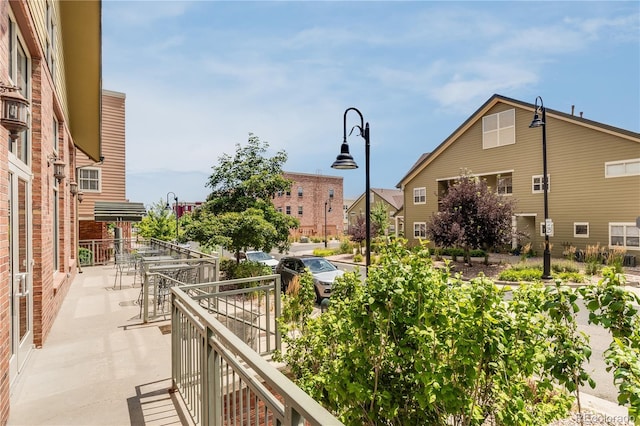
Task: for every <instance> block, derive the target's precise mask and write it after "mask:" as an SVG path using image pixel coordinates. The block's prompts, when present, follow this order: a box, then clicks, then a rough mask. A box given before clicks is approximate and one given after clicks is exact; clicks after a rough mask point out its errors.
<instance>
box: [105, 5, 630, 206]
mask: <svg viewBox="0 0 640 426" xmlns="http://www.w3.org/2000/svg"><path fill="white" fill-rule="evenodd" d="M639 21H640V3H639V2H637V1H629V2H616V1H607V2H594V1H588V2H579V1H566V2H551V1H536V2H520V1H509V2H506V1H496V2H482V1H469V2H456V1H452V2H436V1H408V2H401V1H348V2H342V1H257V2H248V1H195V2H187V1H118V0H103V18H102V35H103V57H102V60H103V88H104V89H108V90H113V91H118V92H123V93H125V94H126V97H127V99H126V143H127V153H126V155H127V197H128V198H129V199H130V200H131V201H135V202H143V203H144V204H146V205H148V206H150V205H151V204H152V203H155V202H158V201H159V200H166V196H167V193H168V192H170V191H171V192H174V193H175V194H176V195H177V196H178V198H179V199H180V200H181V201H197V200H203V199H204V198H205V197H206V196H207V194H208V193H209V189H208V188H206V187H205V183H206V180H207V177H208V176H209V175H210V174H211V168H212V167H213V166H215V165H216V164H217V161H218V158H219V157H220V156H221V155H223V154H225V153H226V154H229V155H233V154H234V153H235V148H236V144H241V145H244V144H246V142H247V139H248V136H249V133H253V134H255V135H256V136H258V137H259V138H260V139H261V140H263V141H267V142H268V143H269V145H270V153H269V155H273V153H275V152H276V151H279V150H284V151H286V152H287V154H288V157H289V159H288V162H287V164H286V166H285V170H287V171H294V172H305V173H322V174H328V175H333V176H342V177H343V178H344V192H345V197H347V198H349V197H350V198H355V197H357V196H358V195H360V194H361V193H362V192H363V191H364V182H365V177H364V141H363V139H362V138H360V137H358V136H355V133H354V135H353V136H351V137H350V138H349V144H350V147H351V153H352V155H353V156H354V158H355V160H356V161H357V162H358V163H359V164H360V168H359V169H357V170H347V171H339V170H334V169H331V167H330V166H331V163H333V161H334V160H335V157H336V155H337V154H338V152H339V149H340V144H341V142H342V128H343V114H344V111H345V109H347V108H348V107H356V108H358V109H359V110H360V111H361V112H362V114H363V115H364V119H365V121H367V122H369V123H370V127H371V186H372V187H374V188H394V187H395V185H396V184H397V183H398V182H399V180H400V179H401V178H402V177H403V176H404V174H405V173H406V172H407V171H408V169H409V168H410V167H411V166H412V165H413V164H414V163H415V161H416V160H417V159H418V158H419V156H420V155H421V154H422V153H424V152H430V151H431V150H432V149H433V148H435V147H436V146H437V145H439V144H440V143H441V142H442V141H443V140H444V139H445V138H447V137H448V136H449V135H450V134H451V133H452V132H453V131H454V130H455V129H456V128H457V127H458V126H459V125H460V124H461V123H462V122H463V121H464V120H466V119H467V118H468V117H469V116H470V115H471V114H472V113H473V112H475V110H476V109H478V108H479V107H480V106H481V105H482V104H483V103H484V102H485V101H486V100H487V99H489V98H490V97H491V96H492V95H493V94H494V93H498V94H501V95H504V96H507V97H511V98H515V99H518V100H522V101H526V102H530V103H533V101H534V100H535V98H536V96H541V97H542V98H543V100H544V104H545V106H546V107H548V108H551V109H555V110H560V111H564V112H567V113H569V112H571V106H572V105H575V111H576V114H577V113H579V112H583V113H584V117H585V118H588V119H591V120H594V121H598V122H602V123H605V124H609V125H612V126H616V127H621V128H623V129H626V130H631V131H634V132H640V22H639ZM358 123H359V118H358V117H357V114H353V115H352V113H350V114H349V115H348V126H349V127H351V126H353V125H355V124H358ZM107 161H108V159H107Z"/></svg>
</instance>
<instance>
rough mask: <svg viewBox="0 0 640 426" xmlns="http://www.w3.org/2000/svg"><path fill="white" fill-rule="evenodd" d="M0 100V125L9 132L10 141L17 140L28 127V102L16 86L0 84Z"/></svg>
mask: <svg viewBox="0 0 640 426" xmlns="http://www.w3.org/2000/svg"><path fill="white" fill-rule="evenodd" d="M0 99H1V100H2V115H0V123H1V124H2V126H4V128H5V129H7V130H8V131H9V137H10V138H11V140H12V141H15V140H16V139H17V138H18V133H20V132H22V131H23V130H26V129H27V128H28V127H29V124H28V117H29V101H27V100H26V99H25V98H24V97H23V96H22V95H21V94H20V88H19V87H17V86H8V85H6V84H2V83H0Z"/></svg>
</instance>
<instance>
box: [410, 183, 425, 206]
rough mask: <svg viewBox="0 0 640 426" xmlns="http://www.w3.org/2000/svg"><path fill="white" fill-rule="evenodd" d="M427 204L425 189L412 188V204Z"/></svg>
mask: <svg viewBox="0 0 640 426" xmlns="http://www.w3.org/2000/svg"><path fill="white" fill-rule="evenodd" d="M426 203H427V188H425V187H422V188H413V204H426Z"/></svg>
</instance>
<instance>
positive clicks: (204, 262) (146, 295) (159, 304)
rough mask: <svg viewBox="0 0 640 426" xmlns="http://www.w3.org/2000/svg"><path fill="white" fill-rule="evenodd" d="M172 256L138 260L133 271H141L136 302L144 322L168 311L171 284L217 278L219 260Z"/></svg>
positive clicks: (206, 280) (196, 282)
mask: <svg viewBox="0 0 640 426" xmlns="http://www.w3.org/2000/svg"><path fill="white" fill-rule="evenodd" d="M174 256H175V255H174ZM174 256H171V255H167V256H151V257H144V258H141V259H140V261H139V262H138V265H137V271H136V272H137V273H139V274H141V281H142V286H141V288H140V296H139V297H138V303H139V304H140V318H141V319H142V321H143V322H145V323H146V322H149V321H151V320H154V319H158V318H160V317H164V318H166V316H167V315H168V314H169V313H170V312H171V311H170V308H169V302H170V297H169V289H170V288H171V287H173V286H181V285H187V284H198V283H208V282H212V281H215V280H218V279H219V264H218V259H216V258H211V257H205V258H176V257H174ZM144 259H147V260H144Z"/></svg>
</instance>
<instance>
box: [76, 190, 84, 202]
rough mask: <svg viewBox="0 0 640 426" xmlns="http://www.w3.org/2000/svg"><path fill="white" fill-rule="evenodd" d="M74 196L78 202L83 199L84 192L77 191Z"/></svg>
mask: <svg viewBox="0 0 640 426" xmlns="http://www.w3.org/2000/svg"><path fill="white" fill-rule="evenodd" d="M76 197H78V202H79V203H81V202H82V200H84V192H82V191H80V192H78V195H76Z"/></svg>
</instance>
